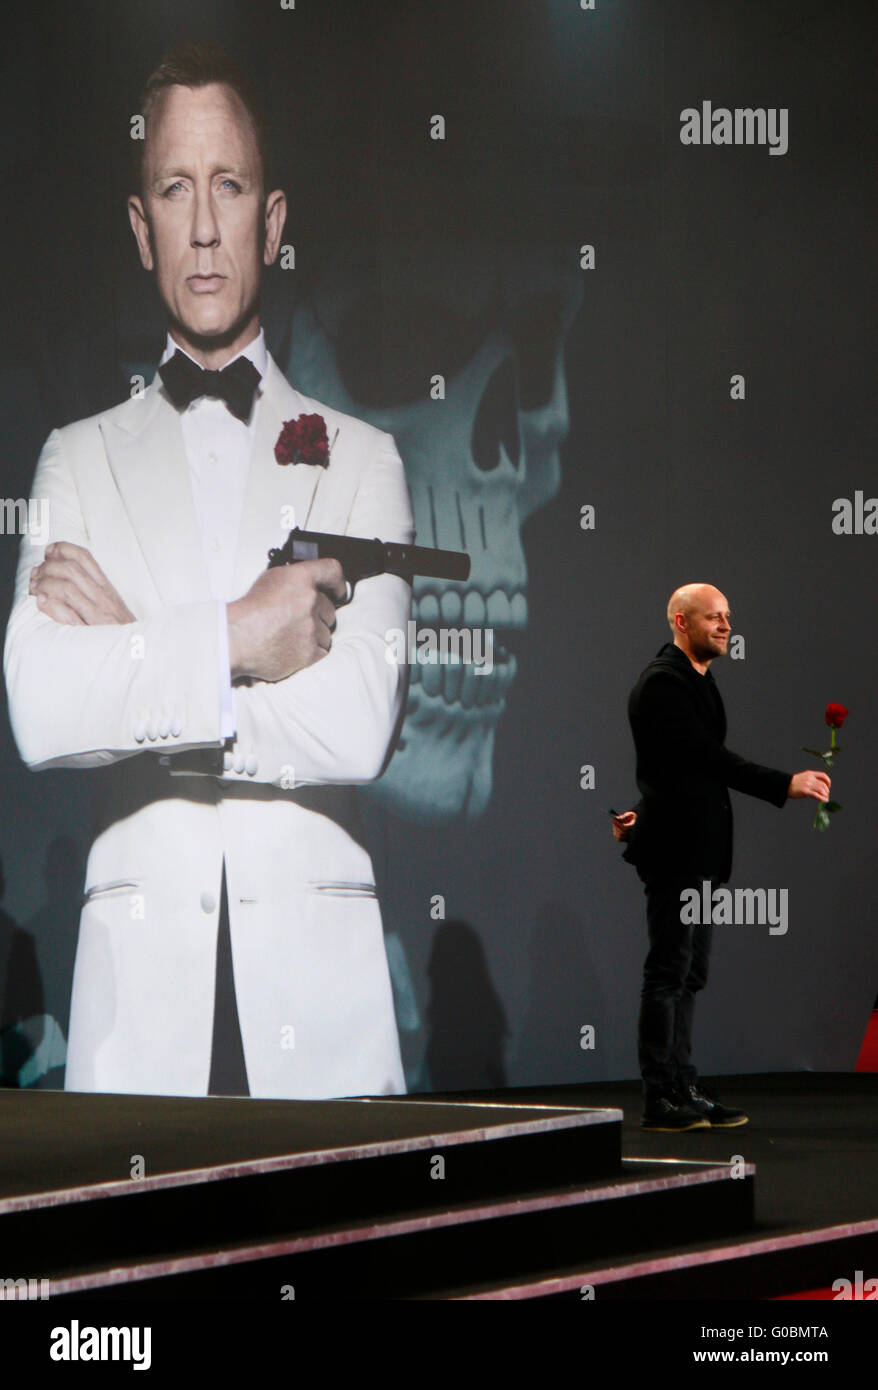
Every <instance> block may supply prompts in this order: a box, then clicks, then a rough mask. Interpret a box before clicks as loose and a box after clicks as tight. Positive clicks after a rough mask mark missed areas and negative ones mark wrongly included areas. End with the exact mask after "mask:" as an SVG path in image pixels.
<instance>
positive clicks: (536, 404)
mask: <svg viewBox="0 0 878 1390" xmlns="http://www.w3.org/2000/svg"><path fill="white" fill-rule="evenodd" d="M566 308H567V306H566V301H565V299H564V297H563V295H561V294H560V293H559V292H558V291H557V290H545V291H544V292H542V293H540V294H533V295H528V296H526V297H525V298H523V299H519V300H517V301H516V302H515V303H513V304H511V305H510V306H509V308H508V309H507V310H506V314H505V316H504V323H505V327H506V332H507V334H508V335H509V338H510V340H511V342H512V343H513V344H514V345H515V351H516V354H517V356H518V390H519V402H520V406H521V409H522V410H523V411H530V410H540V409H541V408H542V407H544V406H546V405H548V404H549V402H550V401H551V399H552V396H553V394H554V390H555V371H556V361H557V353H558V345H559V343H560V341H561V337H562V330H563V326H564V319H565V315H566Z"/></svg>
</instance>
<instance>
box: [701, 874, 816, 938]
mask: <svg viewBox="0 0 878 1390" xmlns="http://www.w3.org/2000/svg"><path fill="white" fill-rule="evenodd" d="M680 921H681V922H682V923H683V925H684V926H706V925H707V924H708V923H710V924H713V925H715V926H748V927H749V926H753V925H754V924H755V925H756V926H759V927H765V926H767V927H768V931H769V935H770V936H786V933H787V927H788V925H789V889H788V888H735V889H734V890H733V889H731V888H715V889H714V890H713V892H711V887H710V879H708V878H706V879H704V880H703V881H702V884H701V888H700V890H699V889H698V888H684V889H683V891H682V893H681V894H680Z"/></svg>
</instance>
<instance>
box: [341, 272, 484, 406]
mask: <svg viewBox="0 0 878 1390" xmlns="http://www.w3.org/2000/svg"><path fill="white" fill-rule="evenodd" d="M492 322H496V312H495V311H493V310H490V311H488V312H485V311H482V312H481V313H480V314H479V315H478V316H468V315H465V314H461V313H458V312H456V311H455V310H454V309H451V308H449V307H448V305H446V304H442V303H440V302H439V301H438V300H436V299H433V298H431V297H429V296H427V295H423V296H421V295H406V296H404V297H403V296H394V295H379V294H377V293H376V292H374V291H370V292H368V293H366V294H361V295H359V296H358V297H357V298H356V299H355V300H354V301H353V302H352V303H351V304H350V305H348V307H347V308H346V309H345V311H344V313H343V314H342V316H341V318H340V320H339V324H338V329H337V331H336V332H335V333H329V336H330V337H331V338H332V340H333V343H334V346H335V353H336V364H337V367H338V371H339V374H340V376H341V380H342V383H343V385H344V388H345V390H346V391H347V392H348V395H350V396H351V398H352V399H353V400H354V401H356V402H357V403H358V404H360V405H363V406H371V407H373V408H378V407H384V408H388V407H391V408H392V407H394V406H400V405H408V404H410V403H411V402H413V401H418V400H423V399H424V397H425V396H427V395H428V393H429V390H430V379H431V377H433V376H435V375H436V374H437V373H440V372H441V374H442V375H443V376H444V377H445V380H446V381H450V380H451V378H452V377H454V376H456V375H457V373H458V372H460V371H462V370H463V368H464V367H465V366H466V364H467V362H469V361H470V360H471V359H472V358H473V357H474V356H475V354H476V353H477V352H478V350H479V348H480V347H481V346H482V344H483V342H484V341H485V338H486V337H487V336H488V334H489V332H490V328H491V324H492Z"/></svg>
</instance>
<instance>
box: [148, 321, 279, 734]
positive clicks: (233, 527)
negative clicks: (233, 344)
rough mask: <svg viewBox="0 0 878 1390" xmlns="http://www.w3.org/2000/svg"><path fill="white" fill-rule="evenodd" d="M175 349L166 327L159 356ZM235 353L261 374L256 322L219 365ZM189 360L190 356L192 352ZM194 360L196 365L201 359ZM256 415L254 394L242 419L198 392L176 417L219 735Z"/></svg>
mask: <svg viewBox="0 0 878 1390" xmlns="http://www.w3.org/2000/svg"><path fill="white" fill-rule="evenodd" d="M175 352H185V349H184V348H181V347H180V345H179V343H176V342H174V339H173V338H172V337H171V335H170V333H169V334H168V338H167V344H166V347H165V351H164V354H163V355H162V359H161V362H162V363H164V362H167V361H168V360H169V358H171V357H173V355H174V353H175ZM186 356H187V357H191V354H190V353H186ZM237 357H249V359H250V361H251V362H252V363H253V365H254V367H255V368H256V369H257V371H258V372H259V373H260V375H261V376H262V377H263V378H264V377H265V373H266V370H267V367H268V350H267V348H266V346H265V334H264V333H263V331H262V329H261V328H260V330H259V333H258V334H257V336H256V337H255V338H254V339H253V341H252V343H248V344H247V346H246V347H245V348H242V349H241V351H240V352H239V353H237V354H236V357H231V358H229V362H225V363H224V364H223V367H224V368H225V367H227V366H228V365H229V363H230V362H234V361H235V360H236V358H237ZM191 360H192V361H195V359H194V358H191ZM159 365H161V363H160V364H159ZM197 365H198V366H199V367H200V366H201V363H200V362H199V363H197ZM261 391H262V387H261V386H258V387H257V388H256V396H257V397H258V396H259V394H260V393H261ZM255 419H256V398H254V401H253V409H252V411H251V412H250V420H249V422H248V423H245V422H244V421H243V420H239V419H238V418H237V416H235V415H233V414H232V412H231V411H230V410H229V408H228V406H227V405H226V403H225V401H223V400H219V399H218V397H216V396H199V397H198V398H197V400H194V401H192V402H191V403H190V404H189V405H188V406H187V407H186V409H185V410H184V411H183V412H182V414H181V417H180V425H181V427H182V430H183V447H184V449H185V451H186V461H187V463H188V464H189V482H190V484H191V487H192V501H193V502H194V504H195V517H196V520H197V523H198V529H199V532H200V534H201V545H202V550H203V553H204V563H205V567H206V570H207V576H208V583H209V586H210V593H211V597H212V598H215V599H216V600H217V622H218V625H219V664H220V669H219V682H220V734H221V736H222V737H223V738H228V737H230V736H231V735H234V733H235V731H236V728H237V723H236V719H235V704H234V697H233V694H232V677H231V666H230V660H229V629H228V618H227V614H226V604H227V603H228V602H230V601H231V600H232V599H235V598H239V597H240V595H239V594H233V593H232V592H231V587H232V578H233V575H234V568H235V555H236V551H237V546H238V533H239V531H240V529H241V513H242V512H243V509H244V495H245V492H246V488H247V474H248V472H249V470H250V456H251V454H252V452H253V431H254V422H255Z"/></svg>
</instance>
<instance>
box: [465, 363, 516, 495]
mask: <svg viewBox="0 0 878 1390" xmlns="http://www.w3.org/2000/svg"><path fill="white" fill-rule="evenodd" d="M501 445H502V447H503V448H504V449H505V450H506V454H507V456H508V458H509V459H510V460H511V461H512V463H513V465H514V466H515V467H516V468H518V466H519V463H520V461H521V435H520V434H519V430H518V380H517V372H516V370H515V359H514V358H513V357H511V356H507V357H504V359H503V361H502V362H501V363H500V365H499V367H496V368H495V369H494V371H493V372H492V373H491V376H490V378H489V380H488V384H487V386H486V387H485V389H484V391H483V393H482V399H481V400H480V401H479V408H478V410H477V411H476V414H475V419H474V420H473V434H472V455H473V463H474V464H475V465H476V468H480V469H481V470H482V472H483V473H488V472H490V471H491V469H493V468H499V466H500V463H501V458H500V448H501Z"/></svg>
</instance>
